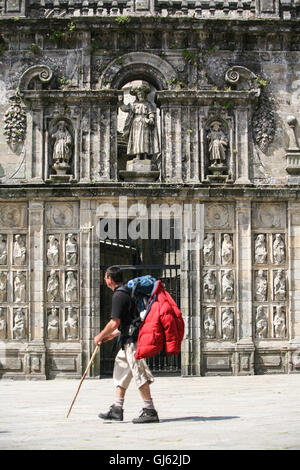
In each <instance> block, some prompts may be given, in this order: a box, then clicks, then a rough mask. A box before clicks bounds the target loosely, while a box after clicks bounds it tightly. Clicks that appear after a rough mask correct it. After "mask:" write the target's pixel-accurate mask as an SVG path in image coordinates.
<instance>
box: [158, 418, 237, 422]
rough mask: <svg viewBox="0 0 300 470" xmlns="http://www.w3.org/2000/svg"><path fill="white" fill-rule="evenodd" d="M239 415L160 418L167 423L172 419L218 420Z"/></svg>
mask: <svg viewBox="0 0 300 470" xmlns="http://www.w3.org/2000/svg"><path fill="white" fill-rule="evenodd" d="M237 418H240V416H208V417H205V416H183V417H182V418H167V419H160V420H159V421H160V422H161V423H169V422H172V421H219V420H223V419H237Z"/></svg>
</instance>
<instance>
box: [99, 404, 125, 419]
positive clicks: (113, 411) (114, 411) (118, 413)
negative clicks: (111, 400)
mask: <svg viewBox="0 0 300 470" xmlns="http://www.w3.org/2000/svg"><path fill="white" fill-rule="evenodd" d="M98 416H99V418H101V419H107V420H113V421H123V409H122V408H120V407H119V406H116V405H115V404H113V405H111V407H110V408H109V411H108V412H107V413H100V414H99V415H98Z"/></svg>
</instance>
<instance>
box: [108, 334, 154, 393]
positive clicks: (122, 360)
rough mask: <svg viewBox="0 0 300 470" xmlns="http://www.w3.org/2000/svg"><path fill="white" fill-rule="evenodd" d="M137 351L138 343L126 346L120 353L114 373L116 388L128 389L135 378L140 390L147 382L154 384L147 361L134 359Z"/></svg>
mask: <svg viewBox="0 0 300 470" xmlns="http://www.w3.org/2000/svg"><path fill="white" fill-rule="evenodd" d="M135 351H136V343H130V344H125V346H124V349H120V351H119V352H118V354H117V356H116V359H115V365H114V372H113V379H114V384H115V386H116V387H122V388H125V389H127V388H128V386H129V384H130V382H131V379H132V378H134V380H135V383H136V385H137V387H138V388H140V387H141V386H142V385H144V384H145V383H146V382H148V383H149V384H150V383H152V382H154V377H153V375H152V374H151V371H150V369H149V367H148V366H147V363H146V361H145V359H138V360H136V359H135V358H134V355H135Z"/></svg>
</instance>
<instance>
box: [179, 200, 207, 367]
mask: <svg viewBox="0 0 300 470" xmlns="http://www.w3.org/2000/svg"><path fill="white" fill-rule="evenodd" d="M191 206H192V205H191ZM186 209H187V208H186V207H185V206H184V217H186V216H187V217H191V220H190V222H188V221H187V220H186V219H183V220H185V222H184V227H183V235H184V238H183V240H182V244H181V264H180V270H181V276H180V279H181V311H182V313H183V318H184V322H185V334H184V339H183V342H182V349H181V351H182V352H181V373H182V375H196V376H199V375H201V340H200V338H201V315H200V284H201V283H200V253H201V245H202V241H203V234H204V205H203V204H193V206H192V208H191V212H190V214H187V212H189V210H186ZM193 220H194V223H193ZM187 226H188V227H191V228H192V229H190V230H188V231H187V229H186V227H187ZM192 231H193V233H192Z"/></svg>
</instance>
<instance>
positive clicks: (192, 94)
mask: <svg viewBox="0 0 300 470" xmlns="http://www.w3.org/2000/svg"><path fill="white" fill-rule="evenodd" d="M256 98H257V90H249V91H235V90H231V91H224V90H213V89H210V90H184V89H183V90H178V91H177V90H164V91H158V92H157V93H156V99H157V101H158V103H161V104H166V103H168V102H169V103H172V104H175V103H176V104H187V103H188V104H191V105H192V104H195V105H199V104H210V103H211V102H212V101H224V102H227V103H230V101H232V102H234V103H235V105H239V104H240V105H243V106H244V105H245V104H246V103H248V102H252V101H255V100H256Z"/></svg>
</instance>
